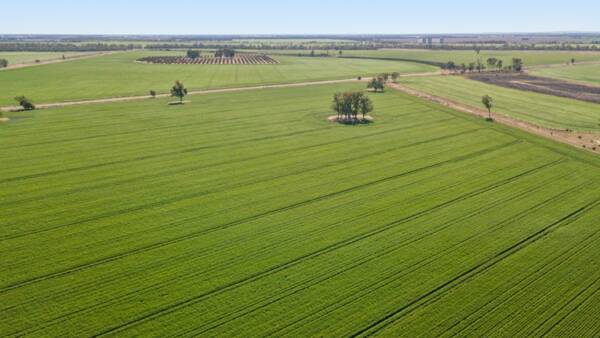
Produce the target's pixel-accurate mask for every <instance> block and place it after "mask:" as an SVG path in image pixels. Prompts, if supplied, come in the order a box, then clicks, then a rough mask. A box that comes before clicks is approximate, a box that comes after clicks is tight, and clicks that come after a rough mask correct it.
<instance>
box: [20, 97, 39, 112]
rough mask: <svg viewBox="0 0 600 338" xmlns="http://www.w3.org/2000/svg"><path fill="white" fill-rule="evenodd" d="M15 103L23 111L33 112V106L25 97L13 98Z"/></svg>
mask: <svg viewBox="0 0 600 338" xmlns="http://www.w3.org/2000/svg"><path fill="white" fill-rule="evenodd" d="M15 101H17V102H18V103H19V105H20V106H21V107H23V109H25V110H34V109H35V105H34V104H33V103H32V102H31V101H30V100H29V99H28V98H26V97H25V96H17V97H15Z"/></svg>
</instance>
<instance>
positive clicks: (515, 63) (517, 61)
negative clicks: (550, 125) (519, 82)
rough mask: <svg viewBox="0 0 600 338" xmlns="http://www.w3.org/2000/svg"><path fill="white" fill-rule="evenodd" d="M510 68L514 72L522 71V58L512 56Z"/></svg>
mask: <svg viewBox="0 0 600 338" xmlns="http://www.w3.org/2000/svg"><path fill="white" fill-rule="evenodd" d="M512 69H513V70H514V71H515V72H522V71H523V59H521V58H513V59H512Z"/></svg>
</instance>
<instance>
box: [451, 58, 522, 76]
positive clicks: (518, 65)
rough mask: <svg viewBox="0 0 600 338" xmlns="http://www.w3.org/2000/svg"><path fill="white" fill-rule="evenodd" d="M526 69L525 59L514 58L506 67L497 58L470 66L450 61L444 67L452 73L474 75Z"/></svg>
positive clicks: (471, 63) (479, 61)
mask: <svg viewBox="0 0 600 338" xmlns="http://www.w3.org/2000/svg"><path fill="white" fill-rule="evenodd" d="M523 67H524V63H523V59H521V58H513V59H512V63H511V64H510V65H505V64H504V61H503V60H501V59H497V58H494V57H492V58H488V59H487V60H486V62H485V63H483V61H481V60H477V61H476V62H470V63H468V64H465V63H462V64H457V63H455V62H454V61H448V62H447V63H445V64H443V65H442V69H445V70H448V71H451V72H460V73H462V74H464V73H472V72H474V71H477V72H482V71H484V70H486V69H489V70H492V71H508V72H522V71H523Z"/></svg>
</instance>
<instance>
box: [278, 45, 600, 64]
mask: <svg viewBox="0 0 600 338" xmlns="http://www.w3.org/2000/svg"><path fill="white" fill-rule="evenodd" d="M316 52H317V53H324V52H326V51H322V50H318V51H316ZM273 53H282V54H290V55H297V54H298V53H302V54H308V53H310V51H282V50H280V51H273ZM329 53H330V55H332V56H334V55H337V51H329ZM342 56H346V57H348V56H355V57H366V58H386V59H407V60H419V61H428V62H442V63H445V62H448V61H454V62H455V63H457V64H461V63H465V64H468V63H470V62H476V61H477V58H481V59H482V61H483V62H484V63H485V61H486V60H487V59H488V58H490V57H495V58H497V59H501V60H503V62H504V65H509V64H510V63H511V60H512V58H514V57H518V58H522V59H523V62H524V63H525V66H538V65H548V64H561V63H567V62H569V61H570V60H571V58H575V59H576V60H577V61H600V52H578V51H520V50H516V51H494V50H482V51H481V53H480V54H479V55H477V53H475V51H474V50H430V49H423V50H421V49H380V50H344V51H343V54H342Z"/></svg>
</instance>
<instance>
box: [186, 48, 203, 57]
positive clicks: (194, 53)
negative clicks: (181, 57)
mask: <svg viewBox="0 0 600 338" xmlns="http://www.w3.org/2000/svg"><path fill="white" fill-rule="evenodd" d="M187 57H188V58H190V59H197V58H199V57H200V52H199V51H197V50H191V49H190V50H188V51H187Z"/></svg>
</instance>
